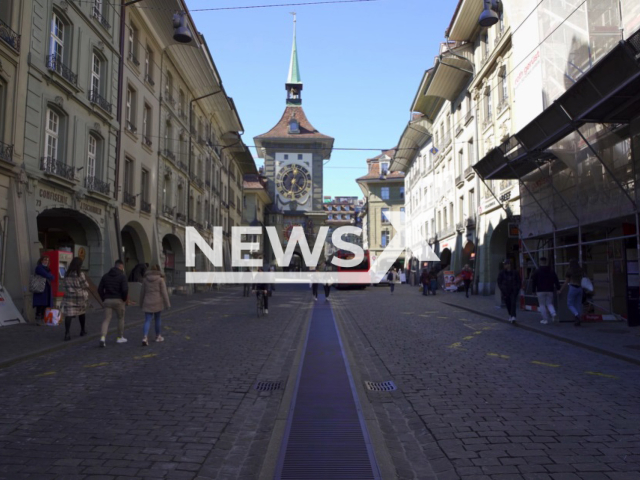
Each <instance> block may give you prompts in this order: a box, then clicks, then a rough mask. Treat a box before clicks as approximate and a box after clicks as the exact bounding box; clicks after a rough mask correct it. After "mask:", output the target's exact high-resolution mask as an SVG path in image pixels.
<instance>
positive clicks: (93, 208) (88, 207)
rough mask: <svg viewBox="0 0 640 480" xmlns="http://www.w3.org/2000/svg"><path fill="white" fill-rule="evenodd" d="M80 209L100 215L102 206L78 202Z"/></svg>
mask: <svg viewBox="0 0 640 480" xmlns="http://www.w3.org/2000/svg"><path fill="white" fill-rule="evenodd" d="M80 210H83V211H85V212H88V213H93V214H94V215H98V216H99V217H101V216H102V208H100V207H97V206H95V205H91V204H90V203H87V202H80Z"/></svg>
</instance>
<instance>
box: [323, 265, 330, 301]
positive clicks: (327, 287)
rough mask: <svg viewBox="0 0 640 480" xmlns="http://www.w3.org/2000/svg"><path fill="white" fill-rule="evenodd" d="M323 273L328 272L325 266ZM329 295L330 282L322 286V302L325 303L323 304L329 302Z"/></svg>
mask: <svg viewBox="0 0 640 480" xmlns="http://www.w3.org/2000/svg"><path fill="white" fill-rule="evenodd" d="M324 271H325V272H328V271H329V270H328V268H327V266H326V265H325V267H324ZM330 293H331V282H326V283H325V284H324V301H325V302H328V301H329V294H330Z"/></svg>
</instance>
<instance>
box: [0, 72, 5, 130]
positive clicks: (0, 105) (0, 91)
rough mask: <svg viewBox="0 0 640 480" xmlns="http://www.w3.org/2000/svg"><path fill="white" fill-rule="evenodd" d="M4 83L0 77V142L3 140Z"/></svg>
mask: <svg viewBox="0 0 640 480" xmlns="http://www.w3.org/2000/svg"><path fill="white" fill-rule="evenodd" d="M6 91H7V88H6V85H5V83H4V82H3V81H2V79H1V78H0V142H2V141H3V140H4V115H5V110H6V107H5V95H6Z"/></svg>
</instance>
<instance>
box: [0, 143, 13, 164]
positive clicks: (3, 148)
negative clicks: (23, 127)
mask: <svg viewBox="0 0 640 480" xmlns="http://www.w3.org/2000/svg"><path fill="white" fill-rule="evenodd" d="M0 160H2V161H4V162H7V163H13V145H7V144H6V143H2V142H0Z"/></svg>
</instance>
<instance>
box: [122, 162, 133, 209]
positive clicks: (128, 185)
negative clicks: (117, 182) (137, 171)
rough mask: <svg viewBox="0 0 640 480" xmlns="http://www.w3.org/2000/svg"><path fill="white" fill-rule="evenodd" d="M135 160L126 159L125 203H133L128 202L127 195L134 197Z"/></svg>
mask: <svg viewBox="0 0 640 480" xmlns="http://www.w3.org/2000/svg"><path fill="white" fill-rule="evenodd" d="M133 165H134V163H133V160H131V159H130V158H126V159H125V161H124V185H123V188H124V194H125V203H131V202H128V201H127V200H130V199H127V198H126V197H127V195H129V196H133V175H134V174H133Z"/></svg>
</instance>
